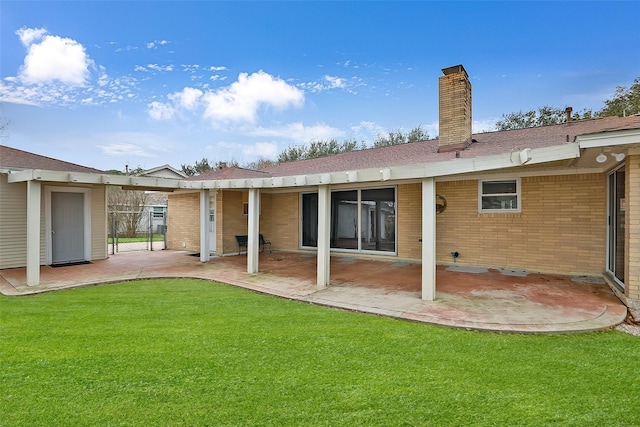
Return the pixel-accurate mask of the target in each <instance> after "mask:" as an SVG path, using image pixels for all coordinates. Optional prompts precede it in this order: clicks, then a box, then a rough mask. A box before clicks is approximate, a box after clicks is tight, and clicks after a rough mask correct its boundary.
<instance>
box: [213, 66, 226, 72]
mask: <svg viewBox="0 0 640 427" xmlns="http://www.w3.org/2000/svg"><path fill="white" fill-rule="evenodd" d="M226 69H227V67H225V66H220V67H216V66H211V67H209V71H224V70H226Z"/></svg>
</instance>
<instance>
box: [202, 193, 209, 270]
mask: <svg viewBox="0 0 640 427" xmlns="http://www.w3.org/2000/svg"><path fill="white" fill-rule="evenodd" d="M210 204H211V202H210V200H209V190H204V189H203V190H200V262H207V261H209V259H210V257H211V254H210V253H209V206H210Z"/></svg>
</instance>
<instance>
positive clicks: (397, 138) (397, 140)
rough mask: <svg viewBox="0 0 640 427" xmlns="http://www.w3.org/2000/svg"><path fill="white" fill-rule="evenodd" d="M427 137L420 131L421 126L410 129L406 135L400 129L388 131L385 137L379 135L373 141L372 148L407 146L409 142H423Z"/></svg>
mask: <svg viewBox="0 0 640 427" xmlns="http://www.w3.org/2000/svg"><path fill="white" fill-rule="evenodd" d="M427 139H429V135H428V134H427V132H425V131H424V130H423V129H422V125H420V126H417V127H415V128H413V129H411V130H410V131H409V132H407V133H406V134H405V133H403V132H402V131H401V130H400V129H398V130H397V131H396V132H394V131H390V132H389V133H388V134H387V135H383V134H379V135H378V136H377V137H376V139H375V140H374V141H373V148H379V147H389V146H391V145H400V144H407V143H410V142H418V141H425V140H427Z"/></svg>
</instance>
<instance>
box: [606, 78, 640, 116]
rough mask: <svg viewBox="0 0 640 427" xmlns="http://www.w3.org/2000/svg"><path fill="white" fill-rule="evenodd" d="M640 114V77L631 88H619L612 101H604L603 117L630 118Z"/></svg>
mask: <svg viewBox="0 0 640 427" xmlns="http://www.w3.org/2000/svg"><path fill="white" fill-rule="evenodd" d="M639 113H640V77H636V79H635V80H634V81H633V84H632V85H631V87H626V86H618V87H617V88H616V92H615V93H614V94H613V98H612V99H608V100H606V101H604V108H603V109H602V110H600V115H601V116H630V115H633V114H639Z"/></svg>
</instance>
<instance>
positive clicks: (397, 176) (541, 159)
mask: <svg viewBox="0 0 640 427" xmlns="http://www.w3.org/2000/svg"><path fill="white" fill-rule="evenodd" d="M636 142H638V141H636ZM529 157H530V158H531V159H530V160H528V162H527V165H533V164H540V163H548V162H553V161H557V160H567V159H574V158H577V157H580V147H579V146H578V144H577V143H565V144H562V145H554V146H551V147H544V148H534V149H531V150H530V151H529V152H528V155H527V158H529ZM513 167H521V160H520V151H518V152H513V153H512V152H506V153H501V154H494V155H490V156H481V157H474V158H460V159H451V160H445V161H438V162H428V163H414V164H409V165H398V166H391V167H385V168H382V169H381V168H380V167H376V168H368V169H358V170H350V171H338V172H330V173H327V172H323V173H316V174H310V175H294V176H280V177H270V178H255V179H226V180H203V181H190V180H178V179H171V178H151V177H130V176H122V175H108V174H97V173H84V172H74V173H69V172H58V171H48V170H39V169H30V170H25V171H19V172H16V173H11V174H10V175H9V176H8V182H10V183H12V182H22V181H29V180H36V181H50V182H76V183H85V184H109V185H120V186H124V187H131V188H133V189H145V188H146V189H165V190H173V189H197V190H200V189H203V188H204V189H218V188H238V189H249V188H265V189H269V188H284V187H304V186H315V185H328V184H330V185H335V184H347V183H350V184H351V185H354V184H356V183H365V182H370V183H376V182H377V183H380V182H384V181H394V180H395V181H400V180H401V181H404V180H408V179H423V178H435V177H442V176H451V175H459V174H466V173H472V172H483V171H491V170H498V169H507V168H513ZM354 172H355V173H354Z"/></svg>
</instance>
